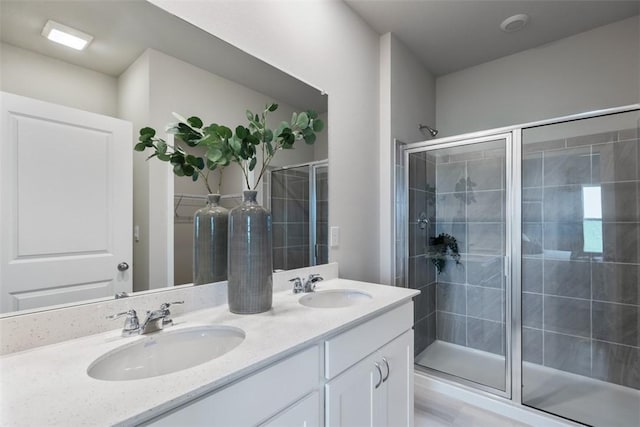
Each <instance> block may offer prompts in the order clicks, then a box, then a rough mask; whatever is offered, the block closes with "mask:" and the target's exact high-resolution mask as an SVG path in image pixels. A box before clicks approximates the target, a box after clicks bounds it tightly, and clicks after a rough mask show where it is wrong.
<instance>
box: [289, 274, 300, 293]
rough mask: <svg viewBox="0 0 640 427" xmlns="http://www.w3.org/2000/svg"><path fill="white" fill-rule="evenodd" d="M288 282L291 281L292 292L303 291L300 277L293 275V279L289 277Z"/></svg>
mask: <svg viewBox="0 0 640 427" xmlns="http://www.w3.org/2000/svg"><path fill="white" fill-rule="evenodd" d="M289 281H290V282H293V293H294V294H299V293H300V292H303V291H304V286H303V285H302V279H301V278H299V277H294V278H293V279H289Z"/></svg>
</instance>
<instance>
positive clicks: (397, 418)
mask: <svg viewBox="0 0 640 427" xmlns="http://www.w3.org/2000/svg"><path fill="white" fill-rule="evenodd" d="M383 358H384V359H383ZM377 359H379V360H380V361H382V368H383V378H386V380H385V381H384V382H383V384H382V387H380V388H379V389H378V390H376V391H377V392H378V393H379V394H380V395H382V397H381V398H380V402H381V403H380V405H381V407H380V408H379V411H378V416H379V417H380V418H378V419H376V421H375V424H376V425H379V426H394V427H400V426H409V427H410V426H413V330H409V331H407V332H405V333H404V334H402V335H400V336H399V337H398V338H396V339H395V340H393V341H391V342H390V343H389V344H387V345H385V346H384V347H382V348H381V349H380V350H379V351H378V352H377ZM385 361H386V363H385ZM387 366H388V371H387Z"/></svg>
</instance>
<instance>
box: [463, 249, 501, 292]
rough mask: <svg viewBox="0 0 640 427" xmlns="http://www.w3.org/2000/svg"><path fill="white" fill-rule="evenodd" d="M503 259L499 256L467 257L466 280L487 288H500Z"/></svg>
mask: <svg viewBox="0 0 640 427" xmlns="http://www.w3.org/2000/svg"><path fill="white" fill-rule="evenodd" d="M503 260H504V258H503V257H501V256H473V257H467V263H466V265H467V271H468V273H469V274H468V278H467V279H468V282H469V283H470V284H472V285H476V286H484V287H487V288H497V289H501V288H502V273H503V268H502V267H503Z"/></svg>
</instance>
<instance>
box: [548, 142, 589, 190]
mask: <svg viewBox="0 0 640 427" xmlns="http://www.w3.org/2000/svg"><path fill="white" fill-rule="evenodd" d="M590 154H591V151H590V149H589V147H584V148H582V147H581V148H567V149H564V150H556V151H545V153H544V178H543V182H544V186H545V187H547V186H557V185H569V184H585V183H589V182H591V158H590Z"/></svg>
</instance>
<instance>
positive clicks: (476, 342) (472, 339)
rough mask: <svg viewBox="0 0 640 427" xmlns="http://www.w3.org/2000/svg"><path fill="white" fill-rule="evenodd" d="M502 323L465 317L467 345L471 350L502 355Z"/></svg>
mask: <svg viewBox="0 0 640 427" xmlns="http://www.w3.org/2000/svg"><path fill="white" fill-rule="evenodd" d="M503 335H504V323H500V322H491V321H488V320H481V319H474V318H472V317H467V343H468V346H469V347H471V348H475V349H478V350H482V351H488V352H490V353H495V354H504V349H503V342H504V340H503Z"/></svg>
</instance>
